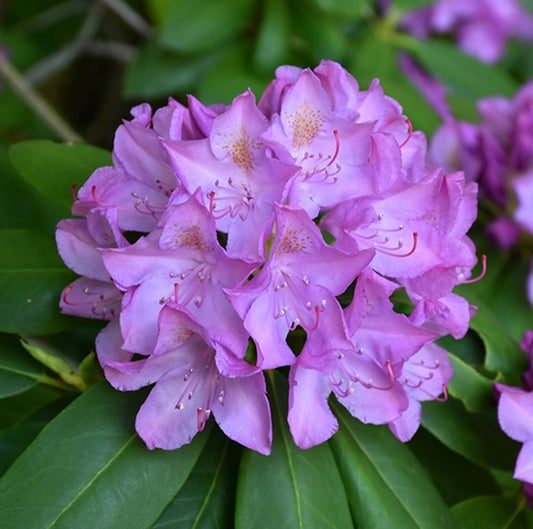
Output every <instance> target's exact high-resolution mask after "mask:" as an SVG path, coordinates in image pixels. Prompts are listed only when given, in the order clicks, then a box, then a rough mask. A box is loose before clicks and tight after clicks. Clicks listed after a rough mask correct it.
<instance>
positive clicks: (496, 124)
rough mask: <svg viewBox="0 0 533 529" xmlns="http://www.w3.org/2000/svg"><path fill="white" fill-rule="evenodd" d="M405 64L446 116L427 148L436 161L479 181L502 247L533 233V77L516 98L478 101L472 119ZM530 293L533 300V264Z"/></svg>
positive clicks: (494, 233)
mask: <svg viewBox="0 0 533 529" xmlns="http://www.w3.org/2000/svg"><path fill="white" fill-rule="evenodd" d="M403 64H404V67H406V68H407V69H408V71H409V72H410V73H411V75H414V76H415V78H416V79H418V81H419V84H420V86H421V87H422V89H423V91H424V92H425V93H426V94H428V96H429V97H432V98H433V99H432V101H433V102H434V103H435V105H434V106H435V107H436V108H437V109H439V111H440V113H441V115H442V116H443V124H442V125H441V126H440V127H439V129H438V130H437V131H436V132H435V134H434V136H433V139H432V142H431V145H430V148H429V155H430V157H431V158H432V160H433V161H434V163H436V164H439V165H440V166H442V167H443V168H445V170H448V171H453V170H454V168H457V167H462V168H463V170H464V172H465V175H466V178H467V180H469V181H477V182H478V183H479V186H480V194H481V195H482V196H483V197H484V199H485V200H486V201H487V202H488V203H489V202H490V203H491V204H492V207H491V211H492V212H493V218H492V220H491V222H490V223H489V224H488V226H487V230H488V233H489V235H490V236H491V237H492V239H493V240H494V241H495V242H496V243H497V244H498V246H499V247H500V248H502V249H509V248H511V247H513V246H514V245H515V244H517V243H518V242H519V241H520V239H521V236H522V234H528V235H529V236H531V235H533V220H532V219H533V149H532V145H533V82H529V83H527V84H525V85H523V86H522V87H521V88H520V90H519V91H518V92H517V93H516V95H515V96H514V97H513V98H505V97H501V96H496V97H489V98H485V99H481V100H479V101H478V104H477V109H478V112H479V115H480V118H481V119H480V122H479V123H469V122H465V121H461V120H458V119H456V118H455V117H453V116H452V114H451V112H450V110H449V108H448V106H447V104H446V103H445V99H444V95H445V93H444V92H442V94H441V96H435V94H436V93H437V92H436V90H435V89H434V87H433V84H431V83H432V82H431V81H429V80H428V79H423V78H422V77H421V74H420V73H419V72H417V71H416V70H415V68H414V65H413V64H411V63H409V62H408V59H406V58H405V57H404V62H403ZM417 76H418V77H417ZM441 88H442V87H441ZM429 94H431V95H429ZM527 292H528V298H529V300H530V302H531V303H532V304H533V263H532V271H531V272H530V275H529V279H528V284H527Z"/></svg>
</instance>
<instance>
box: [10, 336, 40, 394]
mask: <svg viewBox="0 0 533 529" xmlns="http://www.w3.org/2000/svg"><path fill="white" fill-rule="evenodd" d="M1 338H2V339H1V341H0V398H2V399H3V398H6V397H10V396H12V395H16V394H18V393H22V392H23V391H26V390H28V389H30V388H31V387H33V386H35V384H37V382H38V379H39V377H40V376H41V375H42V374H43V368H42V366H41V365H39V364H38V363H37V362H36V361H35V360H33V358H31V356H29V355H28V354H27V353H26V352H25V351H24V350H23V349H22V348H21V347H20V343H18V340H16V339H15V337H13V336H8V335H4V336H2V337H1Z"/></svg>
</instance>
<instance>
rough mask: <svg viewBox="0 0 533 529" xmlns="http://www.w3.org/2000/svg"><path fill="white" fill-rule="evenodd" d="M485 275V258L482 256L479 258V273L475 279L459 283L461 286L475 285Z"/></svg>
mask: <svg viewBox="0 0 533 529" xmlns="http://www.w3.org/2000/svg"><path fill="white" fill-rule="evenodd" d="M486 273H487V256H486V255H482V256H481V273H480V274H479V275H478V276H477V277H474V278H470V279H465V280H464V281H462V282H461V284H463V285H468V284H470V283H477V282H478V281H481V280H482V279H483V278H484V277H485V274H486Z"/></svg>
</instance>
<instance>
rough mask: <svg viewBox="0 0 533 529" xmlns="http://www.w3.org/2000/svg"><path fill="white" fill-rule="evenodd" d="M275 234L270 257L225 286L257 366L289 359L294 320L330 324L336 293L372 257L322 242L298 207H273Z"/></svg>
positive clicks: (308, 326) (310, 326) (313, 326)
mask: <svg viewBox="0 0 533 529" xmlns="http://www.w3.org/2000/svg"><path fill="white" fill-rule="evenodd" d="M275 213H276V235H275V237H274V241H273V242H272V247H271V249H270V257H269V259H268V261H267V262H266V263H265V265H264V266H263V268H262V270H261V271H260V272H259V273H258V274H257V275H256V276H255V277H254V278H253V279H252V280H251V281H250V282H249V283H247V284H245V285H244V286H242V287H239V288H236V289H234V290H232V291H228V294H229V295H230V297H231V301H232V303H233V306H234V307H235V308H236V310H237V312H238V313H239V315H240V316H241V318H242V319H243V322H244V326H245V328H246V329H247V331H248V332H249V333H250V335H251V336H252V338H253V339H254V341H255V343H256V345H257V355H258V365H259V366H260V367H262V368H263V369H270V368H273V367H278V366H283V365H290V364H292V363H293V361H294V354H293V353H292V351H291V349H290V348H289V346H288V345H287V343H286V342H285V338H286V336H287V334H288V332H289V331H290V330H293V329H295V328H296V327H297V326H300V327H302V328H303V329H305V330H306V331H307V332H308V333H313V332H315V331H316V330H317V329H319V328H323V327H328V326H331V325H334V323H333V322H332V320H334V319H335V316H336V309H335V307H338V301H337V300H336V298H335V296H336V295H339V294H341V293H342V292H343V291H344V290H345V289H346V288H347V287H348V285H349V284H350V283H351V282H352V281H353V279H354V278H355V277H356V276H357V275H358V274H359V273H360V272H361V270H362V269H363V268H364V267H365V266H366V265H367V264H368V262H369V260H370V259H371V258H372V255H373V252H372V251H371V250H366V251H361V252H359V253H357V254H347V253H344V252H342V251H340V250H336V249H334V248H331V247H330V246H328V245H327V244H326V243H325V242H324V240H323V238H322V234H321V233H320V231H319V230H318V228H317V226H316V225H315V224H314V223H313V222H312V221H311V219H310V218H309V217H308V215H307V214H306V213H305V212H304V211H303V210H301V209H297V208H293V207H290V206H279V205H277V206H276V207H275Z"/></svg>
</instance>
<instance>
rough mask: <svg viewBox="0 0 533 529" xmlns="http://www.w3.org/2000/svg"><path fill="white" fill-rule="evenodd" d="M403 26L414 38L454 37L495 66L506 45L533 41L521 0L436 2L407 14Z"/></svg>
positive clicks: (532, 19) (530, 19)
mask: <svg viewBox="0 0 533 529" xmlns="http://www.w3.org/2000/svg"><path fill="white" fill-rule="evenodd" d="M401 26H402V28H404V29H405V30H407V31H408V32H410V33H412V34H413V35H414V36H415V37H418V38H422V39H423V38H426V37H428V36H429V35H430V34H452V35H453V36H454V37H455V39H456V40H457V42H458V44H459V46H460V47H461V48H462V49H463V50H464V51H466V52H467V53H469V54H471V55H473V56H475V57H477V58H478V59H479V60H481V61H483V62H486V63H494V62H496V61H497V60H498V59H500V57H501V56H502V55H503V54H504V52H505V47H506V44H507V41H508V40H509V39H511V38H519V39H523V40H526V41H531V40H533V17H532V16H531V14H530V13H528V12H527V11H526V10H525V9H524V8H522V7H521V5H520V2H519V0H470V1H468V2H464V1H463V0H437V1H436V2H433V3H432V4H431V5H429V6H425V7H421V8H419V9H415V10H413V11H411V12H408V13H407V14H406V15H405V16H404V17H403V18H402V21H401Z"/></svg>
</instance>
